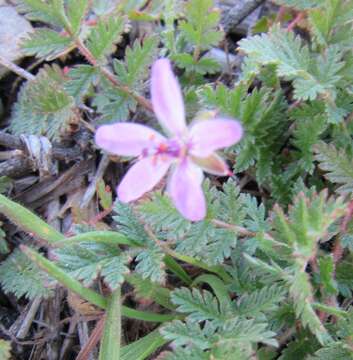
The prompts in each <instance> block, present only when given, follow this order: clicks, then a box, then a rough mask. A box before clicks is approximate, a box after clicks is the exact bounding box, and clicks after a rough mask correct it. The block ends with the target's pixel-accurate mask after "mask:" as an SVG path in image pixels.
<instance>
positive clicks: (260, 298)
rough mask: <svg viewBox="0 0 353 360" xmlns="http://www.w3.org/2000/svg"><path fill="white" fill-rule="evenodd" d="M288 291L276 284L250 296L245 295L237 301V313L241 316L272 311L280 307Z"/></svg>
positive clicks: (256, 291)
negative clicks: (279, 304)
mask: <svg viewBox="0 0 353 360" xmlns="http://www.w3.org/2000/svg"><path fill="white" fill-rule="evenodd" d="M285 294H286V291H285V289H284V288H283V287H282V286H278V285H276V284H274V285H272V286H265V287H263V288H262V289H260V290H255V291H253V292H251V293H249V294H244V295H243V296H241V297H240V299H239V300H238V301H237V306H236V312H237V313H239V314H240V315H245V316H246V315H247V314H249V315H250V314H251V315H252V316H254V314H257V313H259V312H263V311H271V310H273V309H275V308H277V307H278V303H280V302H281V301H282V300H283V299H284V297H285Z"/></svg>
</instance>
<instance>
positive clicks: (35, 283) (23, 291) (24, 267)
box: [0, 250, 52, 300]
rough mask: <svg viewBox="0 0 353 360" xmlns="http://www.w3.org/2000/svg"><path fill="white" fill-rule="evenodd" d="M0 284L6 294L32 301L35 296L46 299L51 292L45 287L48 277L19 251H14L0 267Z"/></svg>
mask: <svg viewBox="0 0 353 360" xmlns="http://www.w3.org/2000/svg"><path fill="white" fill-rule="evenodd" d="M0 283H1V285H2V288H3V290H4V291H5V292H6V293H13V294H14V295H15V296H16V297H18V298H20V297H22V296H25V297H26V298H28V299H30V300H32V299H34V298H35V297H37V296H40V297H44V298H48V297H50V296H51V295H52V290H51V289H50V288H49V287H46V285H48V283H49V278H48V276H47V275H46V274H45V273H43V272H42V271H41V270H40V269H39V268H38V267H37V266H36V265H35V264H34V263H33V262H32V261H31V260H29V259H28V257H27V256H26V255H24V254H23V253H22V252H20V251H19V250H15V251H14V252H13V253H12V254H11V255H10V256H9V257H8V258H7V259H6V260H5V261H3V262H2V263H1V265H0Z"/></svg>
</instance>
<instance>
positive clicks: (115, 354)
mask: <svg viewBox="0 0 353 360" xmlns="http://www.w3.org/2000/svg"><path fill="white" fill-rule="evenodd" d="M120 339H121V291H120V287H119V288H118V289H116V290H115V291H114V292H113V293H112V294H111V296H110V299H109V301H108V308H107V312H106V318H105V324H104V332H103V338H102V341H101V346H100V350H99V360H119V359H120Z"/></svg>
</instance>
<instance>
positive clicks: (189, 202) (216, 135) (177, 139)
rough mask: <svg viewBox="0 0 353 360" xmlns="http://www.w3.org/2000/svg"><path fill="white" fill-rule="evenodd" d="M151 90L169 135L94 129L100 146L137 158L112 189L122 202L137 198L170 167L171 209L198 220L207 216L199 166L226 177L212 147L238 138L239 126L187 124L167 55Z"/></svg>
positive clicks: (119, 126) (140, 128)
mask: <svg viewBox="0 0 353 360" xmlns="http://www.w3.org/2000/svg"><path fill="white" fill-rule="evenodd" d="M151 94H152V104H153V109H154V112H155V114H156V116H157V118H158V120H159V122H160V124H161V125H162V127H163V128H164V129H165V132H166V133H168V135H169V137H168V138H167V137H165V136H163V135H161V134H160V133H159V132H157V131H155V130H153V129H151V128H149V127H147V126H144V125H140V124H134V123H116V124H113V125H103V126H101V127H99V128H98V130H97V132H96V137H95V141H96V143H97V145H98V146H99V147H101V148H103V149H104V150H106V151H108V152H110V153H113V154H117V155H121V156H136V157H138V161H137V162H136V163H135V164H134V165H133V166H132V167H131V168H130V169H129V171H128V172H127V174H126V175H125V177H124V178H123V179H122V181H121V183H120V184H119V186H118V188H117V193H118V198H119V200H120V201H122V202H130V201H133V200H136V199H138V198H139V197H141V196H142V195H143V194H145V193H146V192H148V191H150V190H152V189H153V188H154V187H155V186H156V185H157V184H158V182H159V181H160V180H161V179H162V178H163V177H164V176H165V174H166V173H167V171H168V170H169V168H172V171H171V175H170V178H169V180H168V185H167V192H168V194H169V195H170V196H171V198H172V200H173V203H174V204H175V207H176V208H177V209H178V210H179V211H180V213H181V214H182V215H183V216H184V217H185V218H187V219H189V220H191V221H199V220H202V219H203V218H204V217H205V215H206V200H205V196H204V194H203V191H202V181H203V170H204V171H206V172H208V173H211V174H215V175H221V176H224V175H229V173H230V171H229V169H228V166H227V164H226V163H225V161H224V160H223V159H222V158H221V157H219V156H218V155H217V154H216V153H215V151H216V150H218V149H222V148H225V147H227V146H230V145H233V144H234V143H236V142H238V141H239V140H240V138H241V137H242V134H243V130H242V127H241V125H240V124H239V123H238V122H237V121H235V120H233V119H226V118H215V119H211V120H201V121H198V122H195V123H193V124H191V125H190V126H189V127H187V126H186V121H185V112H184V103H183V98H182V93H181V90H180V87H179V83H178V81H177V79H176V78H175V77H174V75H173V72H172V69H171V65H170V62H169V60H167V59H159V60H157V61H156V62H155V63H154V65H153V67H152V78H151Z"/></svg>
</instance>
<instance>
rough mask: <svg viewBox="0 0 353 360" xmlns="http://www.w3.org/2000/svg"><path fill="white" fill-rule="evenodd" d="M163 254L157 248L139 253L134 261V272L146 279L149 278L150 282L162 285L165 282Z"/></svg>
mask: <svg viewBox="0 0 353 360" xmlns="http://www.w3.org/2000/svg"><path fill="white" fill-rule="evenodd" d="M163 258H164V253H163V252H162V251H161V250H160V249H159V248H158V247H157V246H155V247H150V248H149V249H146V250H143V251H141V252H140V253H139V254H138V255H137V257H136V261H137V262H138V264H137V265H136V268H135V270H136V272H137V273H139V274H141V276H142V277H143V278H144V279H146V278H150V279H151V281H155V282H158V283H164V281H165V277H166V274H165V269H164V262H163Z"/></svg>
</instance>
